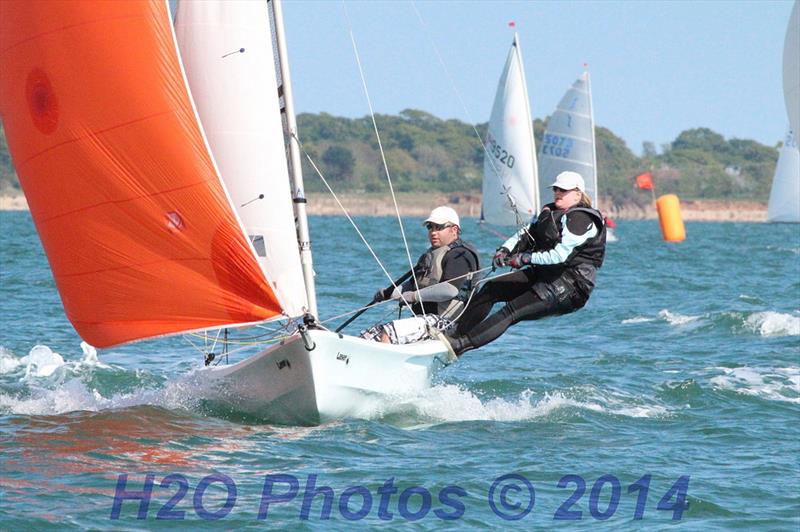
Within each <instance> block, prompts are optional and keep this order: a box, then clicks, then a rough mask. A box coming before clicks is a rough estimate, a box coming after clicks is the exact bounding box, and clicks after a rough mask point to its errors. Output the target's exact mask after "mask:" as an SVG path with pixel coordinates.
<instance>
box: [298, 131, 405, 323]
mask: <svg viewBox="0 0 800 532" xmlns="http://www.w3.org/2000/svg"><path fill="white" fill-rule="evenodd" d="M292 136H293V137H294V139H295V140H296V141H297V145H298V146H300V149H301V150H302V152H303V154H304V155H305V156H306V159H307V160H308V162H309V164H310V165H311V168H313V169H314V171H315V172H316V173H317V175H318V176H319V178H320V179H321V180H322V183H323V184H324V185H325V187H326V188H327V189H328V192H330V193H331V195H332V196H333V199H334V200H335V201H336V203H337V204H338V205H339V208H340V209H342V212H343V213H344V215H345V217H347V219H348V220H349V221H350V224H351V225H352V226H353V229H355V230H356V233H358V236H359V237H361V241H362V242H364V245H365V246H367V250H369V252H370V254H372V257H373V258H374V259H375V262H377V263H378V266H380V268H381V270H383V273H384V275H386V278H387V279H389V282H390V283H391V284H392V287H393V288H394V289H395V290H398V287H397V285H396V284H395V282H394V279H393V278H392V275H391V274H390V273H389V272H388V271H387V270H386V267H385V266H384V265H383V263H382V262H381V259H379V258H378V255H376V254H375V251H374V250H373V249H372V246H370V245H369V242H367V239H366V237H365V236H364V234H363V233H362V232H361V230H360V229H359V228H358V225H357V224H356V222H355V220H353V218H352V217H351V216H350V213H349V212H347V209H346V208H345V207H344V205H342V202H341V201H339V197H338V196H337V195H336V193H335V192H334V191H333V188H332V187H331V186H330V184H329V183H328V180H327V179H325V176H324V175H322V172H321V171H320V169H319V168H318V167H317V165H316V164H315V163H314V160H313V159H312V158H311V156H310V155H309V154H308V152H307V151H306V149H305V147H304V146H303V143H302V142H300V139H298V138H297V136H295V135H294V134H293V135H292ZM406 250H408V246H406ZM415 282H416V279H415ZM401 297H402V294H401ZM403 301H405V298H403ZM362 308H369V306H367V307H362ZM409 308H411V307H410V306H409ZM358 310H360V309H357V310H356V311H354V312H358ZM411 312H412V314H414V315H415V316H416V313H414V310H413V309H412V310H411ZM325 321H330V320H325ZM320 323H325V322H320Z"/></svg>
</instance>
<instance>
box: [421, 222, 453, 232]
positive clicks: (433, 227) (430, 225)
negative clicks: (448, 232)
mask: <svg viewBox="0 0 800 532" xmlns="http://www.w3.org/2000/svg"><path fill="white" fill-rule="evenodd" d="M448 227H453V224H435V223H433V222H428V223H426V224H425V228H426V229H427V230H428V231H441V230H443V229H447V228H448Z"/></svg>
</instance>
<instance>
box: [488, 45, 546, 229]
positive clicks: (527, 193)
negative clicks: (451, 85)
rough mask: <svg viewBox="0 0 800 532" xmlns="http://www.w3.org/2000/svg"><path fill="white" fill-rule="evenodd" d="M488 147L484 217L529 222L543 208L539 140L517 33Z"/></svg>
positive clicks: (495, 221)
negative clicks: (537, 158) (535, 129)
mask: <svg viewBox="0 0 800 532" xmlns="http://www.w3.org/2000/svg"><path fill="white" fill-rule="evenodd" d="M485 147H486V151H485V153H484V163H483V202H482V214H481V219H482V220H484V221H486V222H488V223H490V224H495V225H505V226H511V225H520V224H522V223H525V222H527V221H528V220H530V218H531V216H533V215H534V214H535V213H537V212H538V210H539V198H538V186H537V184H536V176H537V171H536V144H535V141H534V139H533V121H532V119H531V109H530V104H529V102H528V87H527V85H526V83H525V71H524V68H523V63H522V51H521V50H520V46H519V37H518V36H517V35H516V34H515V35H514V41H513V43H512V44H511V50H510V51H509V53H508V59H507V60H506V65H505V68H504V69H503V74H502V76H500V82H499V84H498V86H497V94H496V95H495V99H494V105H493V106H492V115H491V118H490V120H489V129H488V132H487V134H486V143H485Z"/></svg>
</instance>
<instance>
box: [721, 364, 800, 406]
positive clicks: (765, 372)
mask: <svg viewBox="0 0 800 532" xmlns="http://www.w3.org/2000/svg"><path fill="white" fill-rule="evenodd" d="M712 369H713V370H715V371H722V372H723V375H717V376H716V377H713V378H711V380H710V382H711V384H712V385H713V386H714V387H716V388H718V389H722V390H731V391H734V392H736V393H740V394H744V395H751V396H754V397H760V398H762V399H769V400H771V401H781V402H788V403H796V404H800V367H788V368H753V367H748V366H742V367H739V368H712Z"/></svg>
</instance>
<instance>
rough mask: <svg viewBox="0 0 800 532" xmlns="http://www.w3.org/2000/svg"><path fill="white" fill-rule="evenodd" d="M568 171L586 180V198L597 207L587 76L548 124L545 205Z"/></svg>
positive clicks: (542, 177)
mask: <svg viewBox="0 0 800 532" xmlns="http://www.w3.org/2000/svg"><path fill="white" fill-rule="evenodd" d="M567 170H571V171H573V172H578V173H579V174H580V175H581V176H583V179H584V181H585V182H586V194H587V195H588V196H589V197H590V198H592V204H593V205H597V155H596V150H595V138H594V114H593V111H592V89H591V84H590V81H589V73H588V72H584V73H583V74H582V75H581V76H580V77H579V78H578V79H577V80H576V81H575V83H573V84H572V86H571V87H570V88H569V89H568V90H567V92H566V94H564V97H563V98H561V101H560V102H559V103H558V106H557V107H556V110H555V112H554V113H553V114H552V116H550V120H549V121H548V122H547V129H546V130H545V132H544V137H543V138H542V146H541V150H540V152H539V197H540V198H542V201H543V202H549V201H552V197H553V193H552V191H551V190H550V186H551V185H552V184H553V181H555V178H556V176H557V175H558V174H560V173H561V172H564V171H567ZM548 198H549V199H548Z"/></svg>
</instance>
